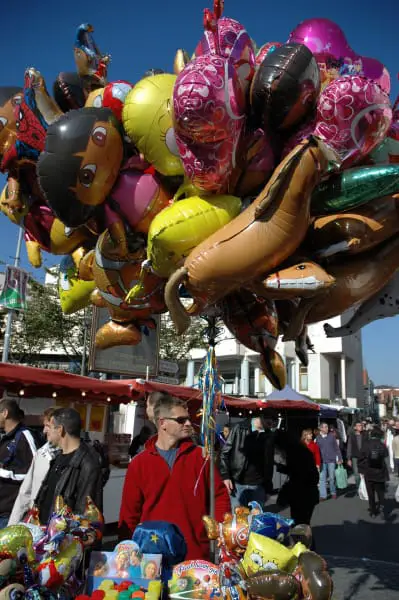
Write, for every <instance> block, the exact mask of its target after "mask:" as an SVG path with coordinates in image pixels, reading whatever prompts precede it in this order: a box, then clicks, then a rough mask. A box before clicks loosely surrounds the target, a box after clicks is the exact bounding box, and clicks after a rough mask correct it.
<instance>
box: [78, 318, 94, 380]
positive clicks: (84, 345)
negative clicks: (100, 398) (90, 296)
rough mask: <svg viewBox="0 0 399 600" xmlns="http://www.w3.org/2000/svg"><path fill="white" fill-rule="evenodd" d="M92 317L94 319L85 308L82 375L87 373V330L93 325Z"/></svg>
mask: <svg viewBox="0 0 399 600" xmlns="http://www.w3.org/2000/svg"><path fill="white" fill-rule="evenodd" d="M91 319H92V316H91V314H90V313H89V312H88V311H87V309H86V308H85V309H84V313H83V350H82V363H81V367H80V374H81V375H86V350H87V332H88V330H89V327H90V325H91Z"/></svg>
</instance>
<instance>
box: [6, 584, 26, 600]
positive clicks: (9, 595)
mask: <svg viewBox="0 0 399 600" xmlns="http://www.w3.org/2000/svg"><path fill="white" fill-rule="evenodd" d="M23 598H26V596H25V586H23V585H22V584H20V583H10V584H9V585H7V586H6V587H5V588H2V589H1V590H0V600H22V599H23Z"/></svg>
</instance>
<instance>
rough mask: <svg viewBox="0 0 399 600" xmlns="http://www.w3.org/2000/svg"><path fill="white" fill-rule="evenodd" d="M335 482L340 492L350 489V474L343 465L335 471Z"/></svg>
mask: <svg viewBox="0 0 399 600" xmlns="http://www.w3.org/2000/svg"><path fill="white" fill-rule="evenodd" d="M335 481H336V482H337V488H338V489H339V490H346V488H347V487H348V474H347V472H346V469H344V467H343V466H342V465H338V467H337V468H336V469H335Z"/></svg>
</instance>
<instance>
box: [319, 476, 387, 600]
mask: <svg viewBox="0 0 399 600" xmlns="http://www.w3.org/2000/svg"><path fill="white" fill-rule="evenodd" d="M398 483H399V480H398V478H397V477H392V480H391V482H390V484H389V492H388V494H387V502H386V510H385V514H384V516H379V517H376V518H371V517H370V516H369V514H368V503H367V502H363V501H362V500H360V499H359V498H358V496H357V494H356V492H355V489H354V486H350V487H349V488H348V490H346V491H344V492H343V493H342V494H341V495H340V496H339V497H338V499H337V500H328V501H326V502H323V503H321V504H319V506H318V507H317V508H316V510H315V512H314V517H313V519H312V527H313V532H314V537H315V542H316V550H317V552H318V553H320V554H321V555H323V556H324V557H325V558H326V560H327V562H328V565H329V568H330V571H331V574H332V576H333V579H334V588H335V591H334V600H397V598H399V504H397V503H396V502H395V500H394V493H395V489H396V487H397V485H398Z"/></svg>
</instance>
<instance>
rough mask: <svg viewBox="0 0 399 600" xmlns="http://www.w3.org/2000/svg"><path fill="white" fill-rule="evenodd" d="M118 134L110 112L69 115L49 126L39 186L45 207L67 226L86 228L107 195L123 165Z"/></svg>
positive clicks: (88, 110) (84, 111) (96, 110)
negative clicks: (50, 209)
mask: <svg viewBox="0 0 399 600" xmlns="http://www.w3.org/2000/svg"><path fill="white" fill-rule="evenodd" d="M121 133H122V132H121V129H120V125H119V123H118V121H117V119H116V118H115V116H114V114H113V113H112V111H111V110H110V109H108V108H85V109H81V110H77V111H74V110H72V111H69V112H68V113H67V114H65V115H63V116H62V117H60V119H59V120H58V121H56V122H55V123H53V124H52V125H50V127H49V129H48V132H47V137H46V148H45V151H44V152H43V153H42V154H41V156H40V160H39V163H38V175H39V181H40V186H41V188H42V190H43V192H44V193H45V196H46V199H47V202H48V204H49V206H50V207H51V208H52V209H53V211H54V213H55V214H56V215H57V216H58V218H59V219H60V220H61V221H62V222H63V223H64V224H65V225H67V226H68V227H79V226H80V225H84V224H85V223H86V222H87V221H88V220H89V219H90V217H92V216H93V215H94V212H95V208H96V206H98V205H99V204H102V203H103V202H104V201H105V199H106V198H107V196H108V194H109V192H110V191H111V189H112V186H113V185H114V183H115V181H116V179H117V177H118V173H119V169H120V166H121V163H122V157H123V140H122V135H121Z"/></svg>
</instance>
